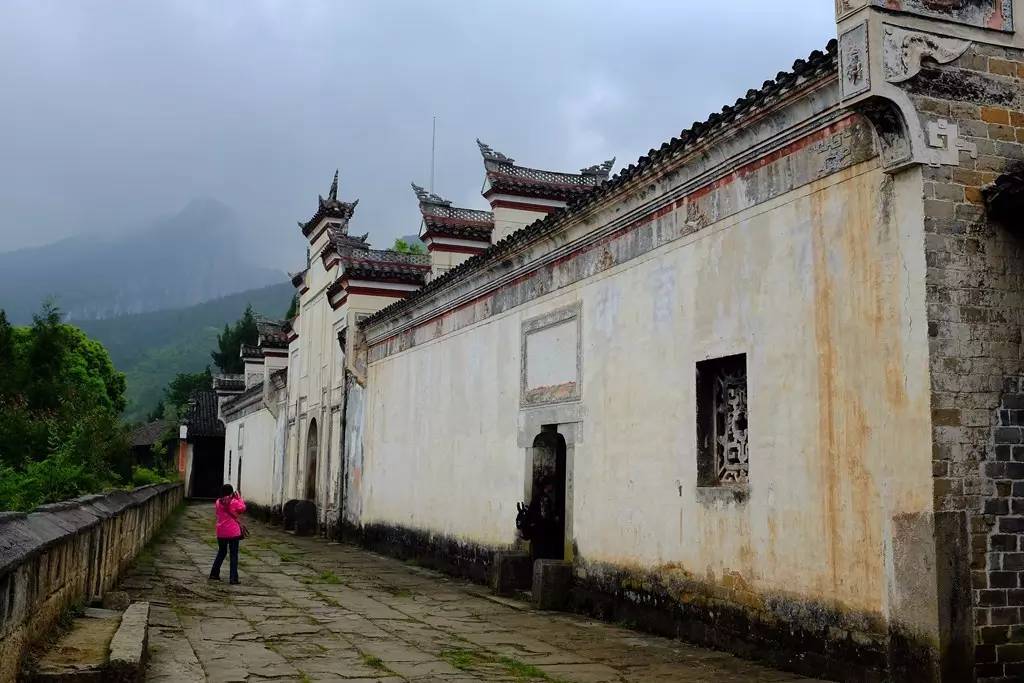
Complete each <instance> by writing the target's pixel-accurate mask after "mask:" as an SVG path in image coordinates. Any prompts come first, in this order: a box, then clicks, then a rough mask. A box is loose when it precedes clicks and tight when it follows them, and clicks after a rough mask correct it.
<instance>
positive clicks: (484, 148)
mask: <svg viewBox="0 0 1024 683" xmlns="http://www.w3.org/2000/svg"><path fill="white" fill-rule="evenodd" d="M476 144H477V147H479V148H480V154H481V155H483V158H484V159H487V160H488V161H498V162H501V163H504V164H514V163H516V160H515V159H513V158H512V157H510V156H505V155H504V154H502V153H501V152H498V151H495V149H494V148H493V147H491V146H490V145H488V144H487V143H486V142H481V141H480V138H477V139H476Z"/></svg>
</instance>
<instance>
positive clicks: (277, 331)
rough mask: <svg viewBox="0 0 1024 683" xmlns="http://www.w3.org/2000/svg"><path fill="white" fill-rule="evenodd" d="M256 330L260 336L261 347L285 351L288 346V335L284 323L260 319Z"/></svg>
mask: <svg viewBox="0 0 1024 683" xmlns="http://www.w3.org/2000/svg"><path fill="white" fill-rule="evenodd" d="M256 329H257V331H258V332H259V335H260V346H261V347H263V348H266V349H283V348H286V347H287V346H288V333H287V332H285V330H284V322H282V321H278V320H267V319H265V318H259V319H257V320H256Z"/></svg>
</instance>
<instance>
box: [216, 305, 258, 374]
mask: <svg viewBox="0 0 1024 683" xmlns="http://www.w3.org/2000/svg"><path fill="white" fill-rule="evenodd" d="M258 340H259V331H258V330H257V329H256V314H255V313H253V310H252V306H246V307H245V313H243V314H242V317H241V318H239V320H238V321H236V322H235V324H234V325H224V332H223V333H221V334H219V335H217V350H216V351H212V352H211V353H210V356H211V357H212V358H213V362H214V364H216V366H217V367H218V368H220V371H221V372H224V373H227V374H239V373H241V372H242V369H243V364H242V359H241V357H240V356H239V355H238V354H239V351H240V350H241V348H242V345H243V344H249V345H252V344H255V343H256V342H257V341H258Z"/></svg>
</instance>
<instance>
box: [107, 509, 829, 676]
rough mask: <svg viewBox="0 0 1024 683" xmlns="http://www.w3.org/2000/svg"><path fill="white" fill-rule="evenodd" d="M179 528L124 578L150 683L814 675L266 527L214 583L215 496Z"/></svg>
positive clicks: (258, 528) (255, 528)
mask: <svg viewBox="0 0 1024 683" xmlns="http://www.w3.org/2000/svg"><path fill="white" fill-rule="evenodd" d="M171 525H173V526H172V527H171V528H170V529H168V530H167V531H166V532H164V533H162V534H161V536H160V538H159V539H158V540H157V542H156V543H155V544H154V546H153V547H152V548H151V549H150V550H148V551H146V552H145V553H143V554H142V555H141V556H140V558H139V560H138V561H137V562H136V566H135V568H134V569H133V570H132V571H131V572H130V573H129V574H128V575H127V576H126V577H125V579H124V580H123V581H122V583H121V588H122V590H126V591H128V592H129V593H130V594H131V596H132V598H133V599H135V600H148V601H149V602H150V603H151V605H152V607H151V617H150V641H149V642H150V655H149V657H150V659H149V664H148V670H147V680H149V681H159V682H166V683H170V682H171V681H174V682H176V683H177V682H189V681H204V680H209V681H253V682H255V681H346V682H347V683H359V682H369V681H377V682H380V683H398V682H400V681H424V682H426V681H444V682H446V683H457V682H460V681H573V682H578V683H605V682H612V681H614V682H621V683H627V682H629V683H632V682H636V683H657V682H660V681H674V682H679V683H696V682H698V681H700V682H704V681H715V682H721V683H732V682H739V681H743V682H744V683H746V682H750V681H754V682H764V683H774V682H777V681H809V680H811V679H807V678H801V677H799V676H796V675H793V674H788V673H784V672H779V671H775V670H772V669H768V668H765V667H762V666H759V665H757V664H754V663H751V662H747V661H744V660H741V659H738V658H736V657H733V656H731V655H728V654H725V653H722V652H716V651H713V650H705V649H702V648H698V647H693V646H690V645H686V644H685V643H681V642H679V641H674V640H669V639H665V638H658V637H655V636H649V635H645V634H642V633H638V632H636V631H631V630H629V629H625V628H620V627H617V626H613V625H610V624H605V623H601V622H596V621H592V620H589V619H586V618H583V617H578V616H574V615H566V614H560V613H552V612H538V611H534V610H532V609H530V608H529V606H528V605H527V604H526V603H521V602H518V601H515V600H506V599H497V598H494V597H492V596H490V595H488V594H487V591H486V589H484V588H482V587H480V586H474V585H472V584H469V583H465V582H461V581H458V580H454V579H451V578H449V577H446V576H444V575H441V574H438V573H435V572H432V571H429V570H425V569H422V568H419V567H415V566H412V565H407V564H403V563H401V562H398V561H396V560H392V559H390V558H386V557H382V556H380V555H376V554H373V553H369V552H366V551H365V550H362V549H359V548H356V547H353V546H348V545H342V544H336V543H329V542H326V541H324V540H322V539H312V538H299V537H295V536H292V535H289V534H286V533H284V532H283V531H281V530H280V529H277V528H274V527H270V526H267V525H263V524H260V523H258V522H252V523H251V524H249V527H250V530H251V531H252V536H251V537H250V538H249V539H247V540H245V541H243V542H242V555H241V563H240V574H241V580H242V584H241V585H238V586H231V585H228V584H227V583H226V582H224V583H220V582H209V581H207V580H206V576H207V575H208V573H209V570H210V564H211V563H212V561H213V556H214V554H215V551H216V542H215V541H214V538H213V510H212V505H210V504H208V503H207V504H202V505H199V504H192V505H190V506H188V508H187V509H186V511H185V513H184V515H182V516H180V517H178V518H176V519H175V520H174V521H172V522H171ZM222 574H223V575H224V576H225V577H226V576H227V567H224V569H223V571H222Z"/></svg>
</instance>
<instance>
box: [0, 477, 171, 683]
mask: <svg viewBox="0 0 1024 683" xmlns="http://www.w3.org/2000/svg"><path fill="white" fill-rule="evenodd" d="M182 497H183V487H182V485H181V484H178V483H174V484H155V485H151V486H143V487H142V488H138V489H135V490H134V491H114V492H112V493H106V494H101V495H93V496H85V497H82V498H77V499H75V500H70V501H65V502H62V503H53V504H52V505H43V506H40V507H38V508H36V509H35V510H34V511H32V512H29V513H23V512H0V682H2V683H7V682H8V681H13V680H15V678H16V676H17V674H18V670H19V669H20V667H21V663H22V660H23V657H24V655H25V654H26V653H27V651H28V648H29V647H30V646H31V645H32V644H33V643H34V642H37V641H38V640H39V639H40V638H42V637H44V636H45V635H46V634H47V632H48V631H50V629H52V628H53V627H54V625H55V624H56V622H57V620H58V619H59V618H60V616H61V614H62V613H63V612H64V610H65V609H66V608H68V607H69V606H71V605H74V604H76V603H84V602H90V601H92V600H94V599H99V598H101V597H102V595H103V593H104V592H105V591H107V590H109V589H111V588H113V587H114V585H115V584H116V583H117V580H118V578H119V577H120V576H121V573H122V572H123V571H124V570H125V569H126V568H127V567H128V565H129V564H131V562H132V561H133V560H134V559H135V557H136V555H138V553H139V551H140V550H142V548H143V547H144V546H145V545H146V543H147V542H148V541H149V539H150V538H152V537H153V534H154V533H155V532H156V531H157V529H159V528H160V525H161V524H163V522H164V521H165V520H166V519H167V517H168V515H169V514H170V513H171V511H172V510H174V508H175V507H177V505H178V504H179V503H181V501H182Z"/></svg>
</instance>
